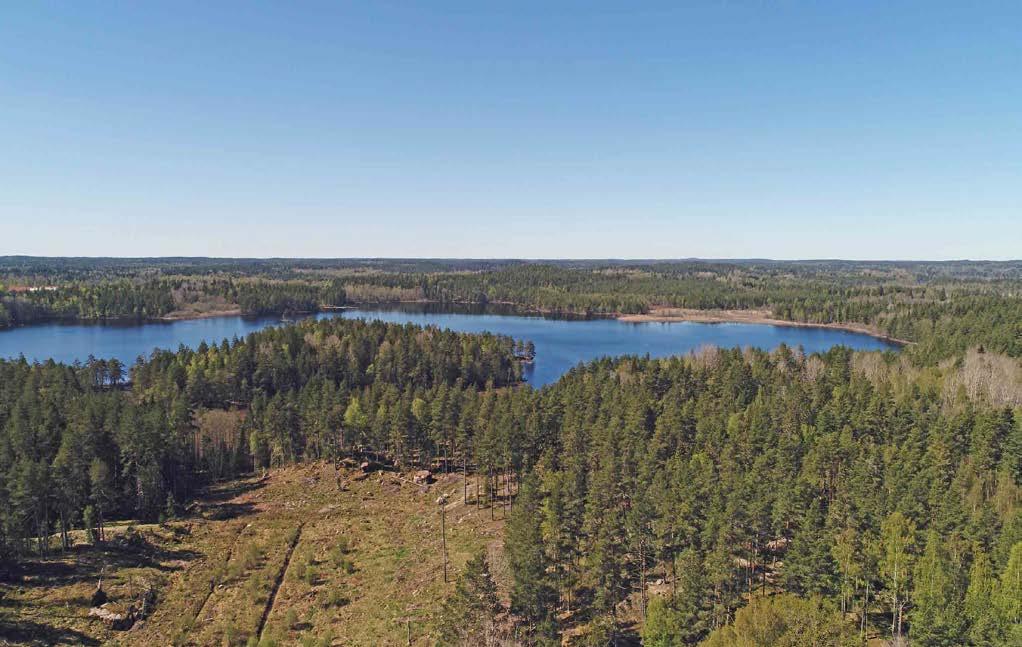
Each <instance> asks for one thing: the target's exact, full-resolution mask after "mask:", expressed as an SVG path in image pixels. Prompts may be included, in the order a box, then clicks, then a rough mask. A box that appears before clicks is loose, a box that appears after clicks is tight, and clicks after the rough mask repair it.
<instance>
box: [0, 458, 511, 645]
mask: <svg viewBox="0 0 1022 647" xmlns="http://www.w3.org/2000/svg"><path fill="white" fill-rule="evenodd" d="M329 472H330V470H324V469H323V466H322V465H307V466H302V467H296V468H288V469H282V470H278V471H276V472H274V473H272V474H271V475H270V476H269V477H268V478H267V479H265V480H258V479H247V480H240V481H235V482H232V483H230V484H225V485H223V486H221V487H219V488H216V489H215V490H214V491H213V492H211V494H210V497H209V498H208V499H206V500H204V501H203V505H202V506H201V511H200V512H199V513H198V514H196V515H195V516H194V517H193V518H190V519H188V520H183V521H175V522H171V523H169V524H165V525H163V526H157V525H152V526H140V527H139V529H140V530H141V533H142V535H143V536H144V537H145V538H146V540H147V542H148V547H146V548H144V549H139V550H135V549H132V551H128V550H127V549H124V550H121V549H116V548H114V546H112V545H111V546H108V547H105V548H104V549H101V550H99V549H92V548H91V547H86V546H79V547H77V548H76V550H75V551H73V552H71V553H70V554H67V555H63V556H58V557H54V558H52V559H47V560H41V561H40V562H39V563H37V564H34V565H32V566H31V567H30V568H29V569H27V572H28V573H29V575H28V576H27V577H26V579H25V581H24V582H23V584H22V585H21V586H20V587H17V588H15V587H5V589H4V593H5V597H4V598H3V604H2V605H0V613H2V616H0V618H2V619H3V620H2V624H0V642H2V640H3V639H5V638H6V639H7V640H9V641H10V642H31V641H30V640H28V637H30V636H32V635H33V632H34V633H35V634H37V635H38V638H36V639H35V642H36V644H60V643H61V642H63V643H64V644H97V645H98V644H102V643H105V642H109V643H110V644H115V645H117V644H119V645H139V644H161V645H167V644H181V645H225V644H232V645H245V644H263V645H270V644H280V645H284V644H323V645H330V644H333V645H404V644H407V639H408V635H409V632H410V634H411V638H412V642H413V644H416V645H426V644H432V643H433V642H434V641H435V636H433V635H432V634H431V632H432V631H433V628H434V626H435V621H436V614H437V612H438V610H439V608H440V605H441V603H442V601H443V599H444V598H445V597H446V596H447V595H448V594H449V593H450V592H451V591H452V590H453V580H454V577H455V575H456V574H457V572H458V571H459V570H460V569H461V568H462V567H463V565H464V563H465V562H466V561H467V560H468V559H469V557H471V555H472V554H473V553H475V552H476V551H479V550H484V549H485V550H488V551H490V552H491V558H493V559H494V560H495V561H497V562H498V563H499V561H500V559H501V555H500V544H501V542H500V538H501V536H502V530H501V529H502V525H503V521H502V520H501V517H502V511H501V510H500V509H498V510H497V511H496V517H497V518H496V520H494V521H491V520H490V512H489V511H488V510H487V509H485V508H483V509H479V510H477V509H476V508H475V507H474V506H472V505H469V506H465V505H464V504H463V503H462V500H461V477H460V476H455V475H451V476H448V477H442V478H441V479H440V480H439V482H438V483H436V484H433V485H431V486H428V487H423V486H417V485H414V484H412V483H411V482H410V481H409V480H406V479H404V478H402V477H401V476H400V475H398V474H387V473H379V474H372V475H369V476H368V478H365V479H364V480H361V481H358V480H354V479H352V478H350V477H352V476H353V474H351V473H343V472H342V473H341V479H340V480H342V481H344V488H341V489H339V488H338V485H337V481H336V480H334V479H333V478H328V477H327V476H326V474H328V473H329ZM441 492H442V493H445V494H448V495H450V501H451V503H449V504H448V506H447V511H446V515H447V531H448V532H447V546H448V553H449V559H450V570H451V577H450V579H451V583H448V584H445V583H444V582H443V576H442V572H443V571H442V566H443V563H442V560H441V554H440V515H439V509H438V507H437V504H436V499H437V497H438V496H439V494H440V493H441ZM299 527H301V534H300V535H299V536H298V537H297V543H296V544H295V546H294V549H293V551H292V552H291V554H290V560H287V559H286V558H287V557H288V549H289V547H290V546H291V544H292V540H293V539H295V533H296V532H297V531H298V529H299ZM114 532H115V534H116V533H117V532H123V529H118V530H115V531H114ZM104 564H105V565H106V570H105V573H106V574H105V575H104V588H105V589H106V590H107V591H108V593H109V594H110V596H111V599H112V600H114V601H122V602H123V601H126V600H128V599H130V597H131V595H132V587H134V588H135V589H138V588H140V582H143V581H152V582H154V583H156V584H157V586H158V589H159V595H158V603H157V607H156V610H155V612H154V613H153V614H152V615H151V616H150V617H149V618H147V619H146V620H145V621H143V622H140V623H138V624H137V625H136V626H135V627H134V628H133V629H131V630H129V631H126V632H119V631H113V630H110V629H108V628H106V627H105V626H104V625H103V624H102V623H101V622H100V621H99V620H96V619H94V618H89V617H88V608H89V596H90V595H91V593H92V591H93V589H94V588H95V584H96V580H97V579H98V576H99V574H100V573H101V572H103V565H104ZM278 581H279V589H277V591H276V595H275V597H274V588H275V587H276V586H277V582H278ZM271 601H272V604H271ZM264 613H266V619H265V626H264V628H263V631H262V635H261V636H259V635H257V633H258V628H259V625H260V621H261V620H262V618H263V614H264ZM260 638H261V642H260Z"/></svg>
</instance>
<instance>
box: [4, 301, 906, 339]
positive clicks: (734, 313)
mask: <svg viewBox="0 0 1022 647" xmlns="http://www.w3.org/2000/svg"><path fill="white" fill-rule="evenodd" d="M411 304H422V305H426V304H432V305H440V306H443V305H445V304H446V305H454V306H480V307H483V308H485V307H487V306H502V307H508V308H512V309H514V310H517V311H518V312H517V315H518V316H529V315H533V316H535V315H540V316H542V317H548V316H553V317H555V318H556V317H558V316H561V317H565V318H568V319H571V318H579V319H615V320H617V321H620V322H622V323H686V322H688V323H745V324H755V325H767V326H788V327H791V328H829V329H831V330H843V331H845V332H852V333H858V334H862V335H869V336H870V337H874V338H876V339H881V340H883V341H886V342H889V343H892V344H896V345H898V346H911V345H913V344H914V343H915V342H912V341H909V340H906V339H898V338H897V337H891V336H890V335H886V334H884V333H883V332H880V331H879V330H877V329H876V328H873V327H871V326H868V325H866V324H858V323H811V322H807V321H790V320H787V319H777V318H775V317H773V316H772V313H771V312H770V311H768V310H698V309H695V308H671V307H652V308H650V311H649V312H647V313H644V314H626V313H622V312H601V313H588V314H582V313H572V312H563V311H557V310H549V309H544V308H537V307H535V306H523V305H520V304H516V303H512V302H508V301H491V302H489V303H485V304H479V303H470V302H464V301H448V302H443V301H430V300H428V299H415V300H402V301H390V302H372V303H353V304H345V305H343V306H324V307H321V308H319V309H318V310H316V311H313V312H305V313H291V314H299V315H305V316H308V315H314V314H317V313H321V312H337V311H343V310H355V309H364V308H372V307H377V308H386V307H388V306H400V305H411ZM244 316H248V315H245V313H244V312H242V310H241V308H232V309H230V310H216V311H209V312H172V313H168V314H166V315H163V316H160V317H145V318H141V319H135V318H134V317H104V318H97V319H60V318H58V319H51V320H48V321H38V322H33V323H29V324H21V325H18V326H10V327H8V328H0V331H3V330H10V329H14V328H22V327H31V326H34V325H38V324H45V323H54V322H61V323H76V322H77V323H99V324H102V323H104V322H110V323H117V322H121V323H123V322H130V321H137V322H138V323H140V324H145V323H172V322H175V321H192V320H196V319H213V318H216V317H244ZM253 316H259V315H253ZM266 316H280V317H285V316H286V315H285V314H280V315H266ZM511 316H514V315H511Z"/></svg>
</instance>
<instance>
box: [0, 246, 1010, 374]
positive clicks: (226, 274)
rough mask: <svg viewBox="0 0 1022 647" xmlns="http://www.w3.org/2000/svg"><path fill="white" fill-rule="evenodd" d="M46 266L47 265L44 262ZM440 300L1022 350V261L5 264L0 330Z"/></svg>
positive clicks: (933, 352) (0, 261)
mask: <svg viewBox="0 0 1022 647" xmlns="http://www.w3.org/2000/svg"><path fill="white" fill-rule="evenodd" d="M43 260H48V261H49V263H43V262H42V261H43ZM398 301H429V302H434V303H439V304H473V305H491V304H502V305H512V306H515V307H518V308H523V309H530V310H541V311H545V312H552V313H567V314H573V315H583V316H588V315H605V314H622V313H625V314H627V313H646V312H649V311H650V310H651V309H653V308H656V307H674V308H692V309H700V310H707V309H720V310H731V309H735V310H749V309H761V310H764V311H767V312H769V313H770V314H771V315H772V316H774V317H776V318H779V319H785V320H790V321H799V322H807V323H817V324H831V323H854V324H861V325H865V326H867V327H870V328H872V329H874V330H875V331H877V332H881V333H884V334H887V335H890V336H892V337H895V338H898V339H905V340H909V341H912V342H916V344H915V346H913V348H912V349H910V353H911V354H912V356H913V357H915V358H916V359H917V360H918V362H919V363H920V364H928V363H932V362H935V361H939V360H941V359H945V358H948V357H952V356H955V355H958V354H961V353H962V352H964V351H965V350H966V349H967V348H970V347H973V346H976V345H982V346H983V347H984V349H986V350H989V351H992V352H997V353H1003V354H1006V355H1009V356H1012V357H1022V264H1020V263H1017V262H1005V263H985V262H948V263H899V262H888V263H884V262H875V263H866V262H862V263H856V262H849V261H817V262H772V261H731V262H710V261H685V262H658V263H653V262H646V263H642V262H632V263H627V262H610V261H604V262H599V261H552V262H544V263H538V262H523V261H444V260H434V261H430V260H422V261H416V260H405V261H403V260H400V259H398V260H387V259H384V260H371V259H365V260H310V259H305V260H303V259H277V260H265V261H260V260H244V259H242V260H229V259H32V258H23V257H3V258H0V328H2V327H6V326H11V325H19V324H28V323H34V322H38V321H44V320H47V319H55V318H81V319H101V318H113V317H118V318H134V319H146V318H154V317H163V316H166V315H168V314H170V313H174V312H176V311H185V314H186V316H187V315H189V314H201V313H203V312H205V311H224V310H225V309H228V308H229V307H233V308H235V309H236V310H240V311H241V312H242V313H243V314H263V315H265V314H287V313H299V312H311V311H315V310H319V309H323V308H327V307H332V306H341V305H345V304H379V303H392V302H398Z"/></svg>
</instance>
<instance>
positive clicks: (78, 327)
mask: <svg viewBox="0 0 1022 647" xmlns="http://www.w3.org/2000/svg"><path fill="white" fill-rule="evenodd" d="M316 316H317V317H318V318H326V317H345V318H359V317H361V318H371V319H381V320H383V321H390V322H397V323H406V322H411V323H415V324H419V325H436V326H440V327H443V328H450V329H452V330H457V331H461V332H482V331H490V332H493V333H500V334H504V335H510V336H512V337H514V338H516V339H523V340H532V341H533V342H534V343H535V344H536V362H535V364H533V365H532V366H529V367H527V369H526V379H527V380H528V381H529V382H530V383H532V384H534V385H537V386H542V385H544V384H548V383H550V382H553V381H555V380H557V378H559V377H560V376H561V375H563V374H564V373H565V372H566V371H567V370H569V369H570V368H572V367H573V366H575V365H576V364H578V363H579V362H584V361H587V360H591V359H595V358H597V357H603V356H607V355H610V356H614V355H645V354H649V355H651V356H654V357H664V356H668V355H679V354H684V353H687V352H689V351H692V350H695V349H697V348H699V347H701V346H707V345H714V346H721V347H734V346H741V347H745V346H755V347H758V348H764V349H772V348H776V347H777V346H779V345H780V344H782V343H783V344H787V345H789V346H791V347H798V346H801V347H802V348H803V349H804V350H805V351H806V352H807V353H812V352H816V351H824V350H827V349H828V348H831V347H833V346H838V345H842V346H848V347H851V348H854V349H857V350H886V349H897V348H898V346H897V345H896V344H892V343H890V342H887V341H884V340H882V339H877V338H875V337H871V336H869V335H863V334H859V333H853V332H847V331H843V330H834V329H830V328H805V327H793V326H771V325H764V324H742V323H714V324H708V323H691V322H678V323H646V322H644V323H626V322H622V321H618V320H616V319H585V320H579V319H557V318H548V317H540V316H524V315H510V314H494V313H493V312H488V311H482V310H476V311H465V312H450V311H442V310H439V309H437V308H435V307H407V308H393V309H383V308H381V309H352V310H342V311H337V312H330V313H322V314H319V315H316ZM281 323H282V321H281V319H280V317H263V318H250V317H213V318H209V319H193V320H188V321H174V322H165V323H164V322H159V323H145V324H131V325H129V324H119V323H51V324H43V325H37V326H26V327H23V328H14V329H11V330H5V331H0V357H17V356H18V355H24V356H25V357H26V358H28V359H29V360H30V361H31V360H38V361H44V360H46V359H49V358H53V359H54V360H57V361H60V362H74V361H75V360H79V361H84V360H85V359H87V358H88V357H89V355H93V356H95V357H103V358H110V357H116V358H117V359H119V360H121V361H122V362H124V363H125V364H129V365H130V364H133V363H134V362H135V359H136V358H137V357H138V356H139V355H148V354H149V353H150V352H151V351H152V350H153V349H154V348H169V349H176V348H177V347H178V346H179V345H182V344H183V345H185V346H191V347H194V346H197V345H198V344H199V342H201V341H206V342H210V343H219V342H220V340H222V339H231V338H233V337H244V336H245V335H247V334H248V333H250V332H254V331H256V330H260V329H262V328H265V327H267V326H272V325H281Z"/></svg>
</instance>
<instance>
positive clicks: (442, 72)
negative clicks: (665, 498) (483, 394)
mask: <svg viewBox="0 0 1022 647" xmlns="http://www.w3.org/2000/svg"><path fill="white" fill-rule="evenodd" d="M681 4H686V5H688V6H687V7H678V6H676V5H681ZM16 5H20V6H16ZM143 5H144V6H143ZM498 5H499V6H498ZM636 5H641V6H642V7H643V8H642V9H635V8H634V6H636ZM552 6H556V8H551V7H552ZM1020 29H1022V3H1018V2H1003V3H998V2H980V3H969V2H960V1H956V2H935V1H930V2H820V1H814V2H804V3H801V2H793V1H785V0H779V1H777V2H768V1H758V2H740V1H738V0H728V1H723V0H719V1H716V2H712V1H707V2H692V3H679V2H667V3H663V4H662V5H658V4H656V3H624V2H621V3H603V2H578V3H574V2H573V3H565V2H536V3H532V2H513V3H491V2H479V1H478V0H475V1H469V2H464V3H448V2H415V3H413V2H401V3H398V2H372V3H364V4H363V3H354V2H330V3H308V2H286V3H285V2H279V3H257V2H236V3H235V2H223V1H217V2H194V3H190V2H173V3H171V2H167V3H157V2H144V3H141V2H137V3H110V4H105V3H92V2H84V1H76V2H65V3H59V2H54V3H35V2H21V3H14V2H11V3H5V4H4V6H3V8H2V9H0V254H11V253H23V254H43V255H119V256H129V255H130V256H138V255H211V256H320V257H337V256H417V257H422V256H444V257H530V258H536V257H541V258H550V257H601V258H602V257H618V258H636V257H644V258H647V257H660V258H671V257H689V256H700V257H771V258H821V257H828V258H832V257H840V258H866V259H875V258H929V259H945V258H990V259H998V258H1018V257H1020V256H1022V37H1020Z"/></svg>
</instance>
